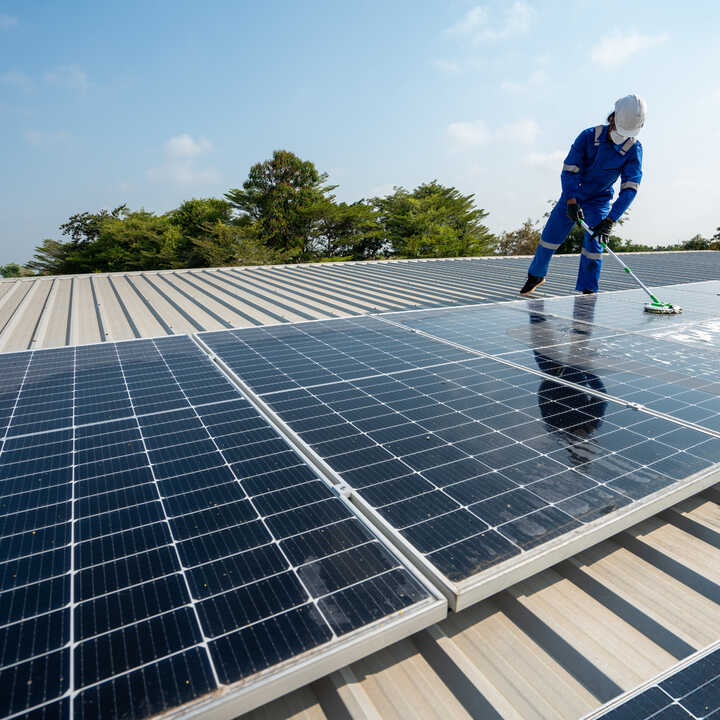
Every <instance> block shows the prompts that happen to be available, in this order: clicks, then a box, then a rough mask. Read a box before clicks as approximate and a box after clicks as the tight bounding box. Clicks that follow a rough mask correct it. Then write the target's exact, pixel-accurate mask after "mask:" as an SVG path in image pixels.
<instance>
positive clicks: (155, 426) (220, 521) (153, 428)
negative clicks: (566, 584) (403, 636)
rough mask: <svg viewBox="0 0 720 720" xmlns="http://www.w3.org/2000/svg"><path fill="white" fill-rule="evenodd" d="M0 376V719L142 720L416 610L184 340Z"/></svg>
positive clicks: (398, 579)
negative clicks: (75, 719)
mask: <svg viewBox="0 0 720 720" xmlns="http://www.w3.org/2000/svg"><path fill="white" fill-rule="evenodd" d="M0 378H1V380H0V385H1V389H0V392H1V393H2V403H3V404H2V407H3V410H2V412H3V413H4V414H3V418H4V420H3V423H4V425H5V431H4V432H3V436H4V438H3V441H2V445H1V446H0V558H1V560H0V716H2V717H15V716H18V717H20V716H22V717H25V716H26V715H25V713H26V712H28V711H30V710H32V709H35V710H34V714H33V715H32V717H35V716H37V717H46V718H50V717H78V718H96V717H103V718H105V717H135V718H139V717H146V716H150V715H155V714H157V713H161V712H162V711H164V710H167V709H168V708H172V707H173V706H177V705H180V704H183V703H186V702H188V701H190V700H193V699H196V698H199V697H202V696H204V695H206V694H207V693H209V692H211V691H213V690H214V689H216V688H218V687H220V686H227V685H230V684H232V683H235V682H238V681H245V682H248V681H250V682H251V681H252V676H254V675H255V674H256V673H258V672H259V671H263V670H267V669H270V668H272V667H273V666H275V665H277V664H278V663H280V662H283V661H285V660H288V659H290V658H293V657H295V656H299V655H302V654H303V653H306V652H307V651H308V650H311V649H314V648H319V647H321V646H324V645H326V644H327V643H330V642H333V641H335V640H340V639H342V638H343V636H346V635H347V634H348V633H349V632H351V631H354V630H358V629H359V628H363V627H365V626H367V625H368V624H370V623H373V622H374V621H377V620H380V619H383V618H386V617H388V616H390V615H392V614H393V613H396V612H397V611H400V610H403V609H407V608H409V607H411V606H414V605H416V604H418V603H423V602H425V601H427V600H428V599H429V597H430V596H429V594H428V592H427V590H426V589H425V588H424V587H423V586H421V585H420V584H419V583H418V582H417V581H416V580H415V579H414V577H413V576H412V575H411V574H410V573H409V572H408V571H407V570H406V569H405V568H404V567H403V566H402V565H401V563H400V562H399V561H398V559H397V558H396V557H395V556H394V555H392V554H391V553H390V552H389V551H388V550H387V549H386V548H385V547H384V546H383V545H382V544H381V543H380V542H378V540H377V538H376V537H375V536H374V535H373V534H372V533H371V532H370V531H369V530H368V528H367V527H366V526H365V525H364V524H363V523H362V522H361V521H360V520H359V519H358V518H357V517H356V516H355V515H354V514H353V512H352V511H351V510H349V508H348V506H347V504H346V503H345V502H343V501H342V500H341V499H340V498H339V497H338V496H337V495H336V494H335V492H334V491H333V490H331V489H330V486H329V485H328V484H327V483H326V482H325V481H322V480H320V479H319V478H318V477H317V476H316V474H315V473H314V472H313V470H312V469H311V468H310V466H308V465H307V464H306V463H305V462H303V460H302V459H301V458H300V457H299V456H298V454H297V453H296V452H295V451H294V450H292V449H291V447H290V445H288V443H287V442H286V441H285V440H284V439H282V438H281V437H280V435H279V434H278V432H277V431H276V429H275V428H273V427H272V426H271V425H270V424H269V423H268V422H267V421H266V420H265V419H264V418H263V417H262V416H261V415H260V414H259V413H258V412H257V411H256V410H255V409H254V408H253V407H252V406H251V405H250V403H249V402H248V401H247V400H246V399H245V398H244V397H242V396H241V394H240V393H239V392H238V391H237V389H236V388H235V387H234V386H233V385H232V384H231V383H230V382H229V381H228V380H227V379H226V378H225V377H224V376H223V374H222V373H221V372H220V371H219V370H218V369H217V368H216V367H215V366H214V365H213V364H212V363H211V362H210V360H209V359H208V358H207V356H206V355H205V354H204V353H202V352H201V351H200V350H199V348H198V347H197V346H196V345H195V344H194V343H193V342H192V340H191V339H190V338H188V337H172V338H166V339H161V340H156V341H152V340H143V341H135V342H128V343H118V344H102V345H95V346H86V347H78V348H69V349H63V350H49V351H37V352H30V353H23V354H17V355H13V356H9V355H4V356H0Z"/></svg>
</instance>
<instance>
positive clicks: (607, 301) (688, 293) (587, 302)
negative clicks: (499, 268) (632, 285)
mask: <svg viewBox="0 0 720 720" xmlns="http://www.w3.org/2000/svg"><path fill="white" fill-rule="evenodd" d="M718 292H720V283H717V282H704V283H689V284H686V285H670V286H665V287H663V288H662V290H660V291H658V293H659V295H661V296H662V300H664V301H665V302H670V303H673V304H675V305H680V306H681V307H682V308H683V313H682V314H680V315H655V314H652V313H646V312H644V311H643V305H644V304H645V303H646V302H647V300H648V298H647V295H645V294H644V293H643V291H642V290H639V289H634V290H624V291H622V292H616V293H601V294H599V295H589V296H588V295H576V296H574V297H561V298H547V299H546V300H540V301H538V300H534V299H533V300H527V301H524V300H521V301H519V302H516V303H512V306H513V307H519V308H522V307H527V308H528V309H530V310H532V309H536V308H537V306H538V304H540V305H542V306H543V310H542V311H543V312H545V313H549V314H552V315H555V316H558V317H563V318H574V319H575V320H584V321H586V322H590V323H593V324H596V325H602V326H603V327H604V328H614V329H615V330H617V331H624V332H628V331H633V332H644V333H653V332H656V331H659V330H667V329H669V328H681V327H683V326H686V325H687V324H688V323H691V322H696V321H698V320H703V319H705V320H711V319H717V318H718V316H720V298H719V297H718Z"/></svg>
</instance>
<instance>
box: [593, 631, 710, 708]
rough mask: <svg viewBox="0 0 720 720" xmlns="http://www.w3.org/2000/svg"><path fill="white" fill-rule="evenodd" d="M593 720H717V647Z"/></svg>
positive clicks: (612, 706)
mask: <svg viewBox="0 0 720 720" xmlns="http://www.w3.org/2000/svg"><path fill="white" fill-rule="evenodd" d="M589 717H590V718H592V720H700V719H701V718H708V719H709V718H713V719H715V718H718V717H720V646H719V644H718V643H715V644H714V645H712V646H711V647H710V648H706V649H705V650H703V651H701V652H700V653H697V654H695V655H693V656H692V657H691V658H690V659H689V660H685V661H683V662H682V663H680V664H679V665H678V666H676V667H675V668H673V669H672V670H671V671H670V672H667V673H664V674H663V675H662V676H660V677H659V678H657V679H656V680H653V681H651V682H650V683H648V684H647V685H644V686H643V687H642V688H641V689H640V690H639V691H637V690H636V691H633V692H632V693H631V696H630V697H629V698H628V697H623V698H622V699H621V700H620V701H617V700H616V701H614V702H613V703H611V704H610V706H609V707H606V708H603V709H601V710H599V711H597V712H594V713H593V714H592V715H590V716H589ZM588 720H589V719H588Z"/></svg>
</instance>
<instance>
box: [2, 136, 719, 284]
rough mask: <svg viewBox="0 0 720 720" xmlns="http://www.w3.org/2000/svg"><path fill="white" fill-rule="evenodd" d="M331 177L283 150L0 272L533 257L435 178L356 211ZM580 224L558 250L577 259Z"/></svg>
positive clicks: (123, 210) (82, 217)
mask: <svg viewBox="0 0 720 720" xmlns="http://www.w3.org/2000/svg"><path fill="white" fill-rule="evenodd" d="M327 179H328V176H327V174H326V173H320V172H319V171H318V170H317V168H316V167H315V165H314V164H313V163H312V162H309V161H303V160H301V159H300V158H299V157H297V156H296V155H294V154H293V153H291V152H288V151H285V150H277V151H275V152H274V153H273V156H272V158H270V159H268V160H266V161H264V162H260V163H257V164H255V165H253V166H252V167H251V168H250V172H249V173H248V177H247V180H245V182H244V183H243V185H242V188H234V189H230V190H228V192H227V193H225V195H224V197H223V198H200V199H192V200H187V201H185V202H183V203H182V204H181V205H180V206H179V207H177V208H176V209H174V210H171V211H170V212H168V213H165V214H161V215H157V214H155V213H152V212H149V211H147V210H144V209H140V210H131V209H130V208H128V207H127V206H126V205H120V206H118V207H116V208H114V209H112V210H101V211H99V212H96V213H90V212H81V213H76V214H75V215H72V216H70V218H68V220H67V222H65V223H63V224H62V225H61V226H60V228H59V229H60V233H61V235H62V239H60V240H54V239H50V238H48V239H45V240H44V241H43V242H42V243H41V244H40V245H39V246H38V247H37V248H36V249H35V253H34V255H33V257H32V259H31V260H30V261H29V262H27V263H26V264H25V265H24V266H20V265H18V264H16V263H10V264H9V265H5V266H0V275H3V276H4V277H12V276H17V275H33V274H40V275H59V274H77V273H94V272H114V271H131V270H164V269H172V268H188V267H216V266H223V265H225V266H227V265H257V264H263V265H264V264H270V263H292V262H308V261H313V260H315V261H317V260H367V259H376V258H388V257H395V258H432V257H463V256H475V255H493V254H494V255H518V254H527V255H530V254H532V253H534V252H535V248H536V247H537V243H538V241H539V239H540V225H539V221H538V222H533V221H532V220H527V221H526V222H525V223H524V224H523V225H522V226H521V227H520V228H519V229H517V230H514V231H511V232H504V233H501V234H500V235H497V236H496V235H494V234H493V233H491V232H490V231H489V230H488V228H487V226H486V225H484V224H483V221H484V220H485V218H486V217H487V216H488V212H487V211H486V210H484V209H481V208H478V207H477V206H476V204H475V196H474V195H472V194H470V195H463V194H462V193H461V192H460V191H459V190H457V189H456V188H454V187H445V186H443V185H441V184H440V183H438V182H437V181H435V180H433V181H431V182H428V183H424V184H422V185H419V186H418V187H416V188H415V189H414V190H412V191H410V190H407V189H405V188H403V187H396V188H394V190H393V192H392V193H390V194H388V195H385V196H382V197H372V198H366V199H362V200H359V201H357V202H354V203H345V202H338V201H337V200H336V197H335V195H334V194H333V191H334V190H336V189H337V187H338V186H337V185H329V184H327ZM610 246H611V247H612V248H613V249H614V250H625V251H628V250H653V249H662V250H667V249H678V250H683V249H702V250H704V249H720V228H718V233H717V234H716V235H715V236H714V237H713V238H712V239H711V240H706V239H704V238H702V237H700V236H696V237H695V238H693V239H692V240H690V241H688V242H686V243H682V244H680V245H677V246H674V247H672V248H667V247H665V248H650V247H647V246H641V245H636V244H634V243H632V242H631V241H623V240H621V239H620V238H619V237H615V236H613V237H611V238H610ZM581 247H582V231H581V230H580V229H579V228H576V229H574V230H573V232H572V233H571V235H570V237H569V238H568V240H567V241H566V242H565V243H564V244H563V246H562V247H561V248H560V250H559V252H561V253H562V252H565V253H570V252H579V250H580V248H581Z"/></svg>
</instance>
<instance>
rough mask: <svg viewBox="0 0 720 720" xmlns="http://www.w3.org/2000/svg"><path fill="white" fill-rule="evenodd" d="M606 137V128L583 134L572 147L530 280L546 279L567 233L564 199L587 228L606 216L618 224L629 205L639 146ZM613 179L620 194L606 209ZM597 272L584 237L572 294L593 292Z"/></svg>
mask: <svg viewBox="0 0 720 720" xmlns="http://www.w3.org/2000/svg"><path fill="white" fill-rule="evenodd" d="M609 131H610V127H609V126H608V125H598V126H597V127H594V128H588V129H587V130H583V131H582V132H581V133H580V135H578V137H577V139H576V140H575V142H574V143H573V144H572V147H571V148H570V152H569V153H568V156H567V157H566V158H565V162H564V164H563V169H562V174H561V175H560V181H561V183H562V195H561V196H560V200H559V201H558V202H557V204H556V205H555V207H554V208H553V211H552V212H551V213H550V217H549V218H548V221H547V223H545V227H544V228H543V231H542V235H541V238H540V243H539V245H538V247H537V250H536V251H535V258H534V259H533V261H532V264H531V265H530V269H529V270H528V273H529V274H530V275H534V276H535V277H545V276H546V275H547V271H548V265H549V264H550V260H551V258H552V256H553V254H554V252H555V251H556V250H557V249H558V248H559V247H560V246H561V245H562V244H563V242H564V240H565V238H566V237H567V236H568V234H569V233H570V230H572V226H573V221H572V220H571V219H570V218H569V217H568V215H567V201H568V199H569V198H573V197H574V198H577V201H578V205H579V206H580V207H581V208H582V211H583V213H584V215H585V222H586V223H587V224H588V225H589V226H590V227H594V226H595V225H597V224H598V223H599V222H600V221H601V220H603V219H604V218H605V217H606V216H609V217H610V219H611V220H613V221H614V222H615V221H617V220H618V219H619V218H620V217H621V216H622V214H623V213H624V212H625V211H626V210H627V209H628V207H629V206H630V203H631V202H632V201H633V200H634V198H635V195H636V194H637V190H638V188H639V187H640V181H641V179H642V146H641V145H640V143H639V142H638V141H637V140H635V138H629V139H628V140H626V141H625V142H624V143H623V144H622V145H615V144H614V143H613V142H612V140H611V139H610V138H609V137H608V134H609ZM618 177H620V178H621V184H620V194H619V195H618V198H617V200H616V201H615V202H614V203H613V205H612V208H611V207H610V201H611V200H612V197H613V188H612V186H613V184H614V183H615V181H616V180H617V179H618ZM608 210H609V212H608ZM601 267H602V246H601V245H600V242H599V241H598V240H597V239H595V238H592V239H591V238H590V236H589V235H588V234H587V233H585V237H584V239H583V247H582V254H581V256H580V269H579V270H578V278H577V284H576V285H575V289H576V290H578V291H582V290H592V291H593V292H597V290H598V281H599V279H600V268H601Z"/></svg>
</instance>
